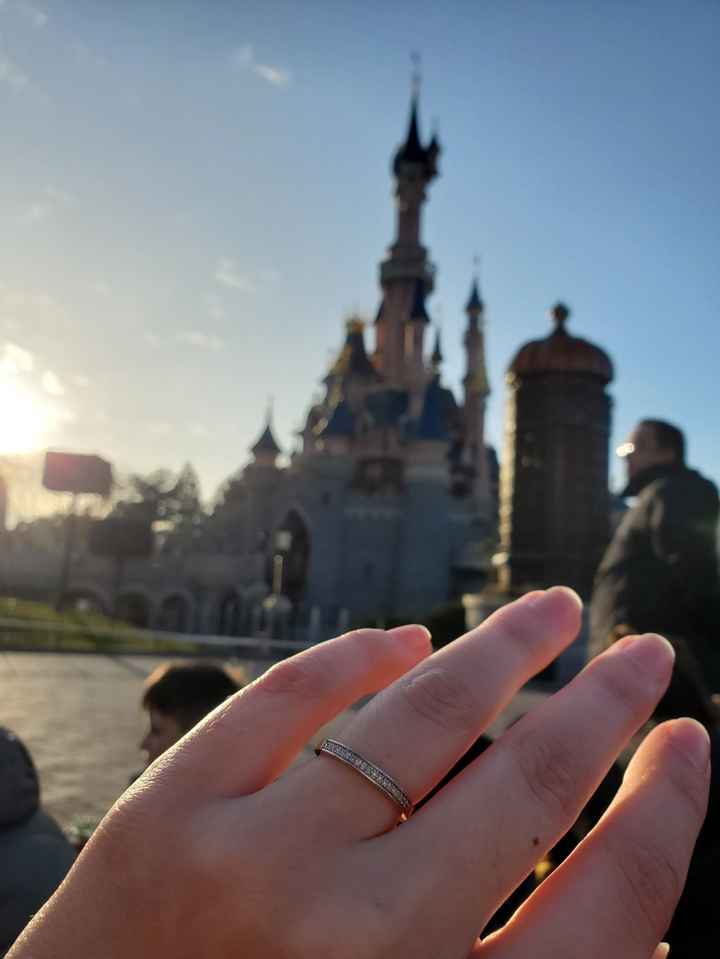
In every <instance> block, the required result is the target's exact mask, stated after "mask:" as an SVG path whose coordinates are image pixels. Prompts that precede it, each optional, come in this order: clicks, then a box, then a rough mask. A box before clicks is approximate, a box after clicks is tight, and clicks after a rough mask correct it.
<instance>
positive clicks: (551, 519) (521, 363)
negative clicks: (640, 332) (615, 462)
mask: <svg viewBox="0 0 720 959" xmlns="http://www.w3.org/2000/svg"><path fill="white" fill-rule="evenodd" d="M569 315H570V311H569V310H568V309H567V307H566V306H564V305H563V304H562V303H558V304H557V305H556V306H555V307H554V308H553V310H552V316H553V320H554V323H555V329H554V330H553V332H552V333H551V334H550V335H549V336H548V337H546V338H545V339H542V340H532V341H531V342H529V343H526V344H525V345H524V346H523V347H522V348H521V349H520V350H519V351H518V353H517V354H516V355H515V358H514V359H513V361H512V363H511V364H510V367H509V369H508V372H507V376H506V382H507V389H508V399H507V412H506V426H505V449H504V453H503V458H502V468H501V476H500V537H501V546H500V550H501V553H500V556H499V557H498V558H499V559H500V560H501V566H500V585H501V586H502V587H503V588H504V589H506V590H508V591H510V592H517V591H522V590H523V589H524V588H528V587H532V586H550V585H553V584H555V583H562V584H565V585H567V586H572V587H573V588H574V589H576V590H577V591H578V592H579V593H580V594H581V595H583V596H588V595H589V593H590V591H591V588H592V581H593V576H594V573H595V569H596V567H597V564H598V561H599V559H600V556H601V555H602V551H603V549H604V548H605V546H606V544H607V539H608V533H609V530H608V522H609V491H608V442H609V435H610V397H609V396H608V394H607V391H606V387H607V385H608V383H610V381H611V380H612V378H613V368H612V363H611V361H610V358H609V357H608V355H607V354H606V353H605V352H604V351H603V350H601V349H600V348H599V347H597V346H595V345H593V344H592V343H589V342H588V341H587V340H583V339H580V338H579V337H575V336H571V335H570V334H569V333H568V332H567V330H566V324H567V320H568V317H569Z"/></svg>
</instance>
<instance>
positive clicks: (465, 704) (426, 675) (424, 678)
mask: <svg viewBox="0 0 720 959" xmlns="http://www.w3.org/2000/svg"><path fill="white" fill-rule="evenodd" d="M402 690H403V693H404V696H405V699H406V701H407V703H408V704H409V706H410V708H411V709H412V710H413V712H415V713H418V714H419V715H420V716H422V717H423V719H427V720H429V721H430V722H432V723H435V724H436V725H438V726H441V727H443V728H444V729H447V730H450V731H451V732H461V733H470V732H472V731H474V729H475V727H476V726H477V722H478V704H477V700H476V697H475V695H474V693H473V691H472V689H471V688H470V686H468V685H467V683H465V682H464V681H463V680H461V679H460V678H459V677H457V676H455V675H454V674H452V673H451V672H449V671H448V670H447V669H440V668H436V669H430V670H427V671H424V672H422V673H421V674H420V675H418V676H414V677H412V678H411V679H409V680H408V681H407V682H406V683H405V684H404V685H403V686H402Z"/></svg>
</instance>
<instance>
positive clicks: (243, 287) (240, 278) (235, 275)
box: [215, 256, 255, 293]
mask: <svg viewBox="0 0 720 959" xmlns="http://www.w3.org/2000/svg"><path fill="white" fill-rule="evenodd" d="M215 279H216V280H217V281H218V283H220V284H221V285H222V286H227V287H229V288H230V289H232V290H240V291H241V292H242V293H254V292H255V284H254V283H253V281H252V280H251V279H250V277H249V276H247V274H245V273H241V272H240V270H239V269H238V266H237V263H236V262H235V260H233V259H231V258H230V257H229V256H223V257H220V259H219V260H218V265H217V268H216V270H215Z"/></svg>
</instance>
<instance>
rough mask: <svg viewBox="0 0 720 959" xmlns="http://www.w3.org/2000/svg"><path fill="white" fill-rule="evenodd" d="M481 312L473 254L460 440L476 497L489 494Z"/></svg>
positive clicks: (466, 307) (486, 385) (465, 339)
mask: <svg viewBox="0 0 720 959" xmlns="http://www.w3.org/2000/svg"><path fill="white" fill-rule="evenodd" d="M483 312H484V304H483V301H482V298H481V296H480V289H479V283H478V269H477V257H475V272H474V274H473V279H472V285H471V287H470V297H469V299H468V301H467V304H466V306H465V313H466V314H467V317H468V325H467V329H466V331H465V338H464V343H465V354H466V360H467V366H466V372H465V377H464V379H463V386H464V392H465V403H464V407H465V408H464V413H465V415H464V424H465V430H464V437H463V440H464V445H465V449H466V450H467V454H468V458H469V461H470V464H471V466H472V469H473V491H474V493H475V495H476V496H477V497H478V498H479V499H480V500H486V499H487V498H488V496H489V495H490V487H489V474H488V462H487V450H486V448H485V406H486V403H487V397H488V395H489V393H490V384H489V382H488V376H487V369H486V367H485V334H484V330H483V323H482V316H483Z"/></svg>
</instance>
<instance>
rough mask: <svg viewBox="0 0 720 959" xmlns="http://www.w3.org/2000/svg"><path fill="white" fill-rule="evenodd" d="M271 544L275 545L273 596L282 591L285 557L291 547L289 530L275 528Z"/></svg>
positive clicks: (278, 594)
mask: <svg viewBox="0 0 720 959" xmlns="http://www.w3.org/2000/svg"><path fill="white" fill-rule="evenodd" d="M273 546H274V547H275V555H274V556H273V579H272V591H273V594H274V595H275V596H280V595H281V593H282V585H283V567H284V565H285V557H286V556H287V554H288V553H289V552H290V549H291V547H292V533H291V532H290V530H288V529H279V530H277V531H276V532H275V536H274V539H273Z"/></svg>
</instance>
